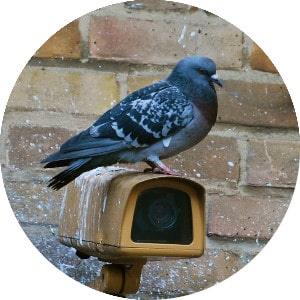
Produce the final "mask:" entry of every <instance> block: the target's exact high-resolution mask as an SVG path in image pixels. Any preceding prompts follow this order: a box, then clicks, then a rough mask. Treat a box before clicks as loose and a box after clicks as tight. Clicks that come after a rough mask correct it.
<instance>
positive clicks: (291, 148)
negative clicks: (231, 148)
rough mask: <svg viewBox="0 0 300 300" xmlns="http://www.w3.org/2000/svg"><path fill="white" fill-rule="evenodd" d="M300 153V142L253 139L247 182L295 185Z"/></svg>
mask: <svg viewBox="0 0 300 300" xmlns="http://www.w3.org/2000/svg"><path fill="white" fill-rule="evenodd" d="M299 153H300V142H296V141H278V140H277V141H273V140H264V141H261V140H256V139H251V140H250V141H249V146H248V152H247V184H249V185H257V186H270V187H272V186H274V187H293V186H295V183H296V180H297V174H298V167H299Z"/></svg>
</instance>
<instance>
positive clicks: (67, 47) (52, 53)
mask: <svg viewBox="0 0 300 300" xmlns="http://www.w3.org/2000/svg"><path fill="white" fill-rule="evenodd" d="M35 56H37V57H49V58H56V57H63V58H80V32H79V28H78V20H75V21H73V22H71V23H69V24H68V25H66V26H65V27H63V28H62V29H60V30H59V31H58V32H56V33H55V34H54V35H53V36H52V37H50V38H49V39H48V40H47V42H46V43H45V44H43V45H42V46H41V48H40V49H38V50H37V52H36V53H35Z"/></svg>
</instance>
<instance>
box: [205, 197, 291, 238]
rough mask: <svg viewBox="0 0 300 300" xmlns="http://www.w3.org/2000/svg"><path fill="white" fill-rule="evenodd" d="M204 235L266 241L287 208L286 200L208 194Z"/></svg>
mask: <svg viewBox="0 0 300 300" xmlns="http://www.w3.org/2000/svg"><path fill="white" fill-rule="evenodd" d="M208 201H209V222H208V234H209V235H217V236H226V237H236V238H247V239H257V240H266V239H270V238H271V237H272V235H273V234H274V232H275V231H276V229H277V228H278V226H279V224H280V222H281V220H282V218H283V217H284V215H285V213H286V210H287V208H288V201H287V200H286V199H276V198H274V197H266V198H251V197H241V196H239V195H233V196H219V195H209V197H208Z"/></svg>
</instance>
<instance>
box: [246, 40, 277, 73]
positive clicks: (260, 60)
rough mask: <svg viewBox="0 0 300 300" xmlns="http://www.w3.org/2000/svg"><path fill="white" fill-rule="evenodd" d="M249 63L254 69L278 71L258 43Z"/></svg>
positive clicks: (254, 46)
mask: <svg viewBox="0 0 300 300" xmlns="http://www.w3.org/2000/svg"><path fill="white" fill-rule="evenodd" d="M249 64H250V66H251V68H252V69H253V70H259V71H264V72H270V73H278V71H277V69H276V68H275V66H274V65H273V63H272V62H271V60H270V59H269V57H268V56H267V55H266V54H265V52H264V51H263V50H262V49H261V48H260V47H259V46H258V45H257V44H254V45H253V48H252V51H251V56H250V61H249Z"/></svg>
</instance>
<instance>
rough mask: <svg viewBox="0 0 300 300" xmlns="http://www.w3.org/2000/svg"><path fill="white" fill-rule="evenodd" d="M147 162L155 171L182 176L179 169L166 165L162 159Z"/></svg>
mask: <svg viewBox="0 0 300 300" xmlns="http://www.w3.org/2000/svg"><path fill="white" fill-rule="evenodd" d="M147 163H148V165H150V167H151V168H152V172H153V173H157V174H165V175H173V176H180V173H178V172H177V171H175V170H173V169H171V168H169V167H168V166H166V165H165V164H164V163H162V162H161V161H157V162H153V161H147ZM145 171H148V169H145Z"/></svg>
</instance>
